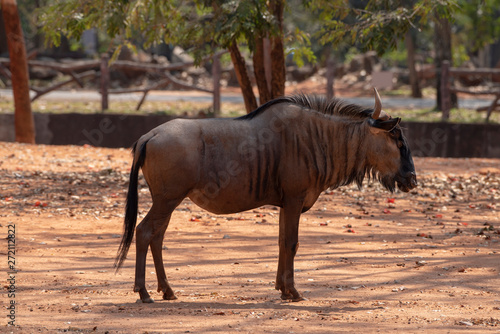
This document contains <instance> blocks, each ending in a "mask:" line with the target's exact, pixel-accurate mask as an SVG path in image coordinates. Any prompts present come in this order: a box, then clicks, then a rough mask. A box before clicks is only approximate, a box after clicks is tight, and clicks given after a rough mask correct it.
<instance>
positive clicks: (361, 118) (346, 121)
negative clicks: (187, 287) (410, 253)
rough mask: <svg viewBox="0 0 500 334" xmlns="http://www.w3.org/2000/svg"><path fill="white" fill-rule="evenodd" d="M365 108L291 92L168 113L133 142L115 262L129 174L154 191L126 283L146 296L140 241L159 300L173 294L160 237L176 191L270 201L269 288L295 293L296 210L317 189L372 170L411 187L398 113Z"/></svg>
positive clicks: (227, 207) (234, 203) (127, 239)
mask: <svg viewBox="0 0 500 334" xmlns="http://www.w3.org/2000/svg"><path fill="white" fill-rule="evenodd" d="M370 115H371V111H370V110H366V109H363V108H361V107H359V106H356V105H346V104H343V103H342V102H341V101H339V100H333V101H325V100H322V99H318V98H314V97H309V96H305V95H300V96H294V97H284V98H280V99H277V100H273V101H270V102H268V103H267V104H265V105H264V106H262V107H261V108H259V109H257V110H256V111H254V112H253V113H251V114H249V115H247V116H244V117H241V118H239V119H207V120H186V119H176V120H173V121H170V122H167V123H165V124H163V125H161V126H159V127H157V128H155V129H153V130H152V131H150V132H149V133H147V134H145V135H144V136H142V137H141V138H140V139H139V140H138V142H137V143H136V145H135V146H134V164H133V167H132V171H131V181H130V186H129V194H128V199H127V211H126V217H125V233H124V237H123V240H122V243H121V245H120V250H119V255H118V258H117V263H116V264H117V267H118V268H119V267H120V266H121V264H122V262H123V260H124V259H125V257H126V254H127V251H128V247H129V246H130V243H131V241H132V237H133V229H134V228H135V224H136V215H137V180H136V179H137V173H138V170H139V168H142V171H143V174H144V178H145V179H146V181H147V183H148V185H149V188H150V191H151V196H152V199H153V206H152V208H151V210H150V211H149V213H148V214H147V216H146V217H145V218H144V220H143V221H142V222H141V223H140V224H139V225H138V226H137V230H136V232H137V236H136V247H137V258H136V278H135V288H134V290H135V291H137V292H139V294H140V297H141V300H142V301H143V302H152V299H151V297H150V296H149V294H148V293H147V291H146V287H145V261H146V254H147V250H148V247H149V246H150V247H151V252H152V254H153V259H154V263H155V268H156V273H157V276H158V285H159V287H158V291H161V292H163V298H164V299H174V298H175V296H174V294H173V291H172V289H171V288H170V285H169V284H168V282H167V278H166V275H165V270H164V268H163V263H162V252H161V246H162V241H163V237H164V234H165V231H166V229H167V226H168V222H169V219H170V216H171V214H172V211H173V210H174V209H175V207H176V206H177V205H178V204H179V203H180V202H181V201H182V200H183V199H184V198H185V197H189V198H190V199H191V200H192V201H193V202H194V203H196V204H197V205H199V206H200V207H202V208H204V209H206V210H208V211H211V212H214V213H217V214H225V213H235V212H240V211H244V210H249V209H252V208H256V207H259V206H262V205H265V204H271V205H276V206H279V207H280V208H281V211H280V219H279V225H280V229H279V261H278V272H277V278H276V289H278V290H281V292H282V298H283V299H292V300H301V299H302V297H301V295H300V293H299V292H298V291H297V290H296V288H295V283H294V278H293V272H294V269H293V267H294V265H293V259H294V256H295V253H296V252H297V248H298V225H299V218H300V214H301V213H302V212H305V211H307V210H308V209H309V208H310V207H311V206H312V205H313V204H314V203H315V202H316V200H317V198H318V196H319V195H320V194H321V192H323V191H324V190H326V189H327V188H336V187H339V186H342V185H346V184H349V183H351V182H356V183H357V184H358V185H359V186H361V183H362V181H363V178H364V177H365V176H366V175H368V176H369V177H370V176H371V177H374V178H378V179H379V180H380V181H381V183H382V184H383V185H384V186H386V187H387V188H388V189H389V190H391V191H392V190H394V189H395V184H396V183H398V185H399V186H400V188H401V189H402V190H404V191H408V190H409V189H411V188H413V187H414V186H416V179H415V173H414V167H413V162H412V161H411V155H410V154H409V150H408V151H407V154H406V153H402V152H403V150H402V149H401V147H398V146H400V145H403V146H404V147H405V148H406V149H407V147H406V142H405V140H404V137H403V136H402V134H401V132H400V131H401V130H400V128H399V126H398V123H399V119H391V120H389V121H380V120H373V119H372V118H371V117H370ZM398 131H399V132H398ZM398 133H399V135H398ZM405 152H406V151H405ZM134 178H135V180H134ZM134 187H135V188H134ZM134 192H135V193H134ZM134 207H135V211H134Z"/></svg>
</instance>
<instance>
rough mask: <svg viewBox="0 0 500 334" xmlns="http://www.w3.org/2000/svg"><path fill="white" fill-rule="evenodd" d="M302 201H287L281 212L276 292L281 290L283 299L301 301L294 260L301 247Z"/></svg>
mask: <svg viewBox="0 0 500 334" xmlns="http://www.w3.org/2000/svg"><path fill="white" fill-rule="evenodd" d="M301 212H302V201H300V200H295V201H286V202H285V205H283V208H282V209H281V211H280V221H279V262H278V273H277V275H276V286H275V287H276V290H281V299H285V300H286V299H291V300H292V301H301V300H304V298H303V297H302V296H301V295H300V293H299V292H298V291H297V289H296V288H295V281H294V277H293V275H294V264H293V261H294V258H295V254H296V253H297V249H298V247H299V220H300V214H301Z"/></svg>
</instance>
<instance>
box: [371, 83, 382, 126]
mask: <svg viewBox="0 0 500 334" xmlns="http://www.w3.org/2000/svg"><path fill="white" fill-rule="evenodd" d="M373 90H374V91H375V107H374V108H373V114H372V118H373V119H379V118H380V113H381V111H382V102H381V101H380V95H379V94H378V92H377V88H375V87H373Z"/></svg>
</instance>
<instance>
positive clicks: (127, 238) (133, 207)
mask: <svg viewBox="0 0 500 334" xmlns="http://www.w3.org/2000/svg"><path fill="white" fill-rule="evenodd" d="M147 143H148V140H146V141H145V142H144V143H142V145H141V147H140V148H139V156H138V158H137V160H136V159H135V156H136V155H135V151H136V149H137V142H136V143H135V144H134V147H133V148H132V154H133V155H134V162H133V163H132V169H131V170H130V180H129V184H128V194H127V205H126V207H125V220H124V223H123V230H124V231H123V237H122V241H121V243H120V248H118V255H117V256H116V259H115V268H116V271H118V270H120V267H121V266H122V264H123V261H124V260H125V258H126V257H127V253H128V250H129V248H130V244H131V243H132V239H133V238H134V230H135V225H136V224H137V207H138V205H139V198H138V194H137V180H138V177H139V169H141V167H142V165H143V164H144V159H145V158H146V144H147Z"/></svg>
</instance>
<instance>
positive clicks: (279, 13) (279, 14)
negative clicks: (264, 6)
mask: <svg viewBox="0 0 500 334" xmlns="http://www.w3.org/2000/svg"><path fill="white" fill-rule="evenodd" d="M269 5H270V8H271V13H272V14H273V15H274V17H275V18H276V22H277V23H278V30H277V33H276V34H275V35H273V36H271V38H270V40H271V61H272V65H271V66H272V79H271V98H273V99H274V98H277V97H280V96H283V95H285V82H286V67H285V51H284V46H283V10H284V8H285V1H284V0H271V1H270V4H269Z"/></svg>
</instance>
